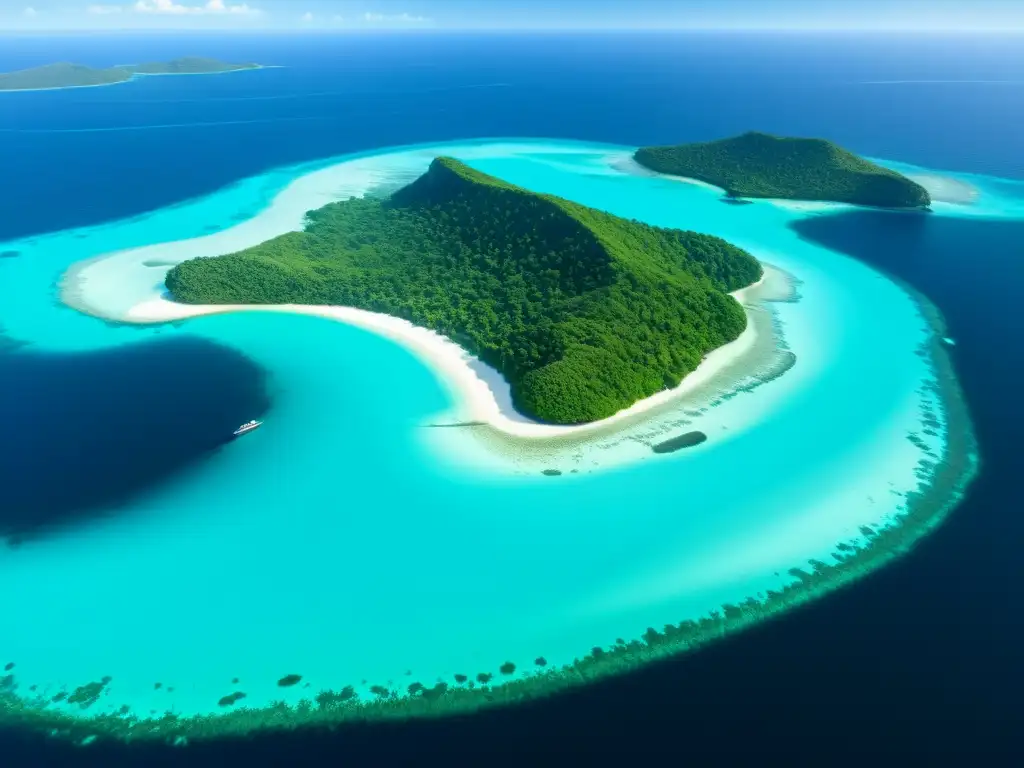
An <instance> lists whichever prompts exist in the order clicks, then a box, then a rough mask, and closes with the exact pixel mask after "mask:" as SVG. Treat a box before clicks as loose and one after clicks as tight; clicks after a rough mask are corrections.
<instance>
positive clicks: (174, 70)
mask: <svg viewBox="0 0 1024 768" xmlns="http://www.w3.org/2000/svg"><path fill="white" fill-rule="evenodd" d="M258 68H259V65H258V64H225V63H224V62H222V61H217V60H216V59H203V58H198V57H191V58H183V59H175V60H174V61H169V62H166V63H159V62H156V63H151V64H126V65H123V66H119V67H109V68H107V69H95V68H93V67H87V66H84V65H82V64H68V63H59V64H46V65H44V66H42V67H33V68H32V69H22V70H18V71H17V72H6V73H0V91H28V90H39V89H49V88H81V87H83V86H88V85H115V84H116V83H124V82H127V81H128V80H131V79H132V77H133V76H134V75H137V74H138V75H212V74H218V73H221V72H237V71H239V70H243V69H258Z"/></svg>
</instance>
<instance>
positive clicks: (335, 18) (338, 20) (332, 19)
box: [331, 13, 345, 24]
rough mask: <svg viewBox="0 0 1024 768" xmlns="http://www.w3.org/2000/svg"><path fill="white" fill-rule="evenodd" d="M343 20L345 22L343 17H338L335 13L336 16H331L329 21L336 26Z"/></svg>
mask: <svg viewBox="0 0 1024 768" xmlns="http://www.w3.org/2000/svg"><path fill="white" fill-rule="evenodd" d="M344 20H345V17H344V16H341V15H339V14H337V13H336V14H334V15H333V16H331V21H333V22H335V23H337V24H340V23H341V22H343V21H344Z"/></svg>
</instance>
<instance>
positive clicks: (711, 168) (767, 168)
mask: <svg viewBox="0 0 1024 768" xmlns="http://www.w3.org/2000/svg"><path fill="white" fill-rule="evenodd" d="M633 157H634V159H635V160H636V161H637V162H638V163H639V164H640V165H642V166H644V167H645V168H648V169H649V170H652V171H656V172H657V173H664V174H668V175H672V176H682V177H685V178H690V179H696V180H697V181H703V182H706V183H708V184H713V185H714V186H716V187H721V188H722V189H724V190H725V191H726V193H727V194H728V195H729V197H730V198H749V197H761V198H778V199H787V200H814V201H830V202H837V203H852V204H855V205H869V206H875V207H883V208H927V207H928V206H929V205H930V204H931V199H930V197H929V194H928V191H927V190H926V189H925V188H924V187H923V186H921V185H920V184H918V183H917V182H915V181H912V180H911V179H908V178H907V177H906V176H903V175H902V174H899V173H897V172H896V171H893V170H890V169H888V168H883V167H882V166H880V165H877V164H875V163H872V162H870V161H868V160H865V159H864V158H862V157H858V156H857V155H855V154H853V153H852V152H849V151H847V150H845V149H843V148H842V147H839V146H837V145H836V144H833V143H832V142H830V141H825V140H824V139H804V138H785V137H779V136H772V135H770V134H767V133H757V132H749V133H744V134H743V135H741V136H736V137H733V138H730V139H721V140H719V141H709V142H699V143H694V144H677V145H674V146H662V147H641V148H640V149H638V150H637V151H636V152H635V153H634V155H633Z"/></svg>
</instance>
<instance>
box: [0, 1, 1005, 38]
mask: <svg viewBox="0 0 1024 768" xmlns="http://www.w3.org/2000/svg"><path fill="white" fill-rule="evenodd" d="M58 29H59V30H72V29H83V30H85V29H89V30H99V29H197V30H198V29H221V30H255V29H263V30H279V31H287V30H309V31H319V32H322V31H330V30H336V31H338V32H343V31H367V30H385V29H394V30H399V29H423V30H472V29H489V30H502V29H507V30H512V29H550V30H562V29H655V30H665V29H797V30H799V29H812V30H819V29H840V30H842V29H846V30H864V29H867V30H897V31H915V32H936V31H956V32H970V31H1002V32H1009V31H1013V32H1024V0H0V30H58Z"/></svg>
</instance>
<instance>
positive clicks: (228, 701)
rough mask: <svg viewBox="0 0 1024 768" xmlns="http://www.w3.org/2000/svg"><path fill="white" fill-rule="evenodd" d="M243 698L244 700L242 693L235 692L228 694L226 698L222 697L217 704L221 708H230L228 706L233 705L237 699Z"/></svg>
mask: <svg viewBox="0 0 1024 768" xmlns="http://www.w3.org/2000/svg"><path fill="white" fill-rule="evenodd" d="M244 698H245V694H244V693H243V692H242V691H235V692H234V693H230V694H228V695H227V696H224V697H223V698H222V699H221V700H220V701H218V702H217V703H218V704H219V705H220V706H222V707H230V706H232V705H234V703H235V702H236V701H238V700H239V699H244Z"/></svg>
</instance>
